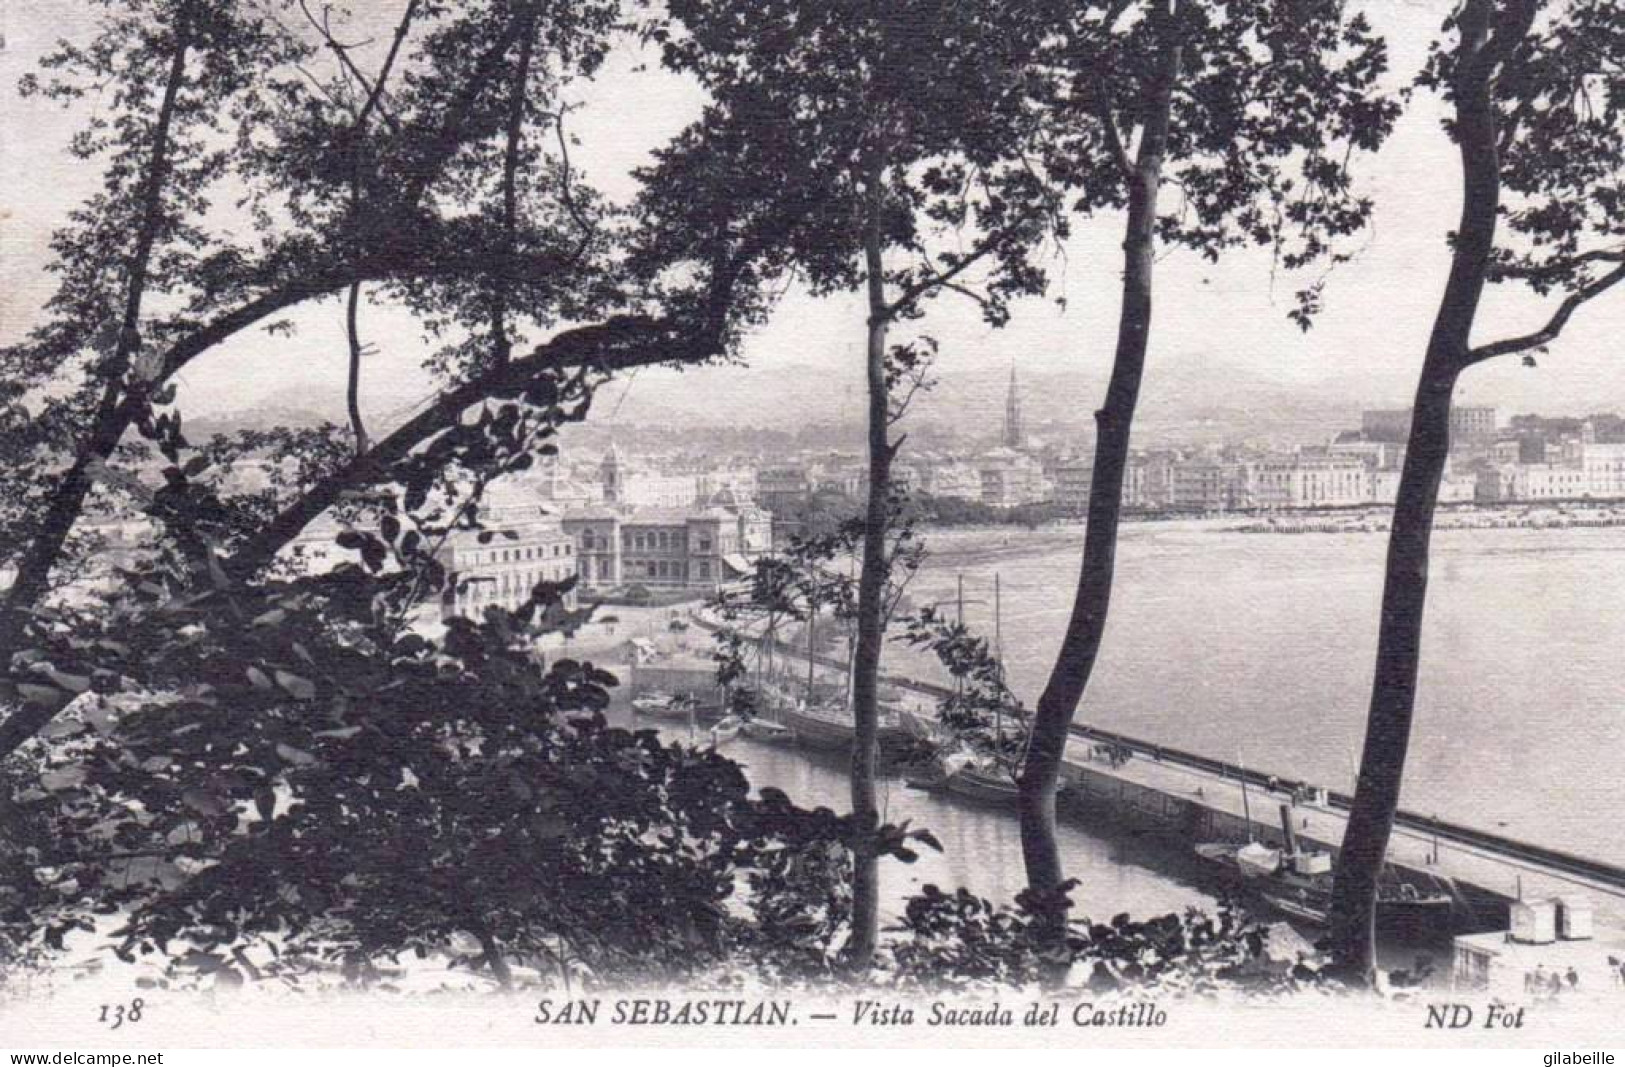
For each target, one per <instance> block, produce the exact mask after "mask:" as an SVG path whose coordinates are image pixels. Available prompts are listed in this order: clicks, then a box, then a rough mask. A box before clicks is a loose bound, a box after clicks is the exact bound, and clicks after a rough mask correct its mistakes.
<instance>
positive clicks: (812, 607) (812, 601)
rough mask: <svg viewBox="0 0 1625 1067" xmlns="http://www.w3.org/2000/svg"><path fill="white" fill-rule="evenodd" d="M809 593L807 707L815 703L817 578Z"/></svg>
mask: <svg viewBox="0 0 1625 1067" xmlns="http://www.w3.org/2000/svg"><path fill="white" fill-rule="evenodd" d="M814 582H815V584H814V586H813V588H812V590H811V591H809V592H808V594H807V707H808V708H811V707H812V703H813V630H814V628H815V627H816V626H817V623H818V594H817V586H816V579H815V580H814Z"/></svg>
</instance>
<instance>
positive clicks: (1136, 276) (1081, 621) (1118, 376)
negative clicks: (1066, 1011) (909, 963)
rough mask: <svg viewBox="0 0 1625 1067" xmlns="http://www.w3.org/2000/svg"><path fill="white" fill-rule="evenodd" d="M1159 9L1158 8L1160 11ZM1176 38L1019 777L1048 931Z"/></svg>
mask: <svg viewBox="0 0 1625 1067" xmlns="http://www.w3.org/2000/svg"><path fill="white" fill-rule="evenodd" d="M1165 17H1166V16H1165ZM1179 69H1180V48H1179V46H1178V45H1177V44H1176V43H1172V42H1170V43H1168V44H1166V45H1165V46H1164V49H1163V54H1162V64H1161V69H1160V70H1159V72H1158V77H1157V80H1156V82H1154V83H1153V84H1152V85H1150V86H1148V88H1147V100H1146V105H1147V106H1146V112H1145V121H1144V125H1143V128H1142V130H1141V134H1140V145H1139V148H1138V150H1137V153H1136V157H1135V160H1134V164H1133V171H1132V173H1131V174H1129V175H1128V179H1129V204H1128V218H1127V222H1126V232H1125V236H1124V239H1123V306H1122V312H1121V316H1120V318H1119V320H1118V327H1117V349H1116V353H1115V356H1114V358H1113V361H1112V374H1111V380H1110V382H1109V384H1108V385H1107V388H1106V399H1105V403H1104V405H1103V406H1102V407H1101V408H1100V410H1098V411H1096V412H1095V427H1096V440H1095V462H1094V481H1093V483H1092V484H1091V485H1090V487H1089V507H1088V516H1087V525H1086V527H1085V529H1084V543H1083V564H1082V567H1081V570H1080V573H1079V576H1078V589H1077V593H1076V595H1075V596H1074V598H1073V602H1072V616H1071V619H1070V620H1069V621H1068V622H1067V628H1066V634H1065V636H1064V637H1063V639H1062V641H1061V648H1060V652H1059V653H1058V654H1057V656H1056V659H1055V666H1054V668H1053V669H1052V670H1051V672H1050V677H1049V682H1048V684H1047V685H1046V686H1045V687H1044V692H1043V694H1042V695H1041V696H1040V697H1039V700H1038V707H1037V710H1036V712H1035V713H1034V715H1033V723H1032V734H1031V740H1030V741H1029V743H1028V747H1027V755H1026V759H1025V760H1024V761H1023V764H1022V771H1021V781H1020V817H1021V851H1022V859H1023V860H1024V862H1025V864H1026V868H1027V883H1028V886H1029V887H1030V888H1031V889H1033V890H1035V891H1037V892H1039V893H1041V894H1045V896H1046V897H1047V900H1046V903H1048V904H1049V905H1050V906H1051V907H1053V909H1054V910H1053V913H1052V914H1051V915H1050V916H1049V918H1050V920H1051V922H1052V923H1053V929H1052V931H1051V936H1052V937H1053V938H1054V939H1055V942H1056V943H1057V944H1058V943H1059V940H1060V939H1061V938H1062V937H1064V934H1065V927H1064V923H1065V907H1064V905H1063V904H1062V903H1061V902H1060V901H1059V900H1056V899H1055V897H1054V895H1053V894H1054V891H1055V890H1057V889H1058V887H1059V886H1060V885H1061V884H1062V882H1063V881H1064V880H1065V875H1064V873H1063V871H1062V868H1061V856H1060V851H1059V849H1058V848H1057V846H1056V841H1055V790H1056V787H1057V785H1058V783H1059V779H1060V771H1061V761H1062V758H1063V756H1064V755H1065V753H1066V741H1067V736H1068V733H1069V732H1070V731H1069V727H1070V726H1071V724H1072V716H1073V714H1074V713H1075V712H1076V710H1077V707H1078V702H1079V701H1080V700H1082V699H1083V694H1084V690H1085V689H1086V688H1087V687H1088V685H1089V676H1090V674H1091V673H1092V672H1093V670H1094V665H1095V657H1096V656H1097V655H1098V654H1099V652H1100V642H1101V639H1102V637H1103V636H1104V635H1105V632H1106V612H1107V609H1108V607H1109V606H1110V604H1111V595H1112V577H1113V574H1114V570H1115V565H1116V557H1117V526H1118V517H1119V514H1120V512H1121V509H1122V503H1123V477H1124V472H1125V471H1126V469H1127V467H1128V455H1129V436H1130V432H1131V430H1132V428H1133V422H1134V409H1135V405H1136V404H1137V403H1138V400H1139V394H1140V380H1141V377H1142V375H1143V373H1144V369H1145V355H1146V348H1147V344H1148V342H1149V340H1150V334H1151V272H1152V265H1153V259H1154V252H1155V239H1156V221H1157V190H1158V185H1159V184H1160V181H1161V177H1162V162H1163V157H1164V154H1165V152H1166V150H1167V142H1168V124H1169V114H1170V111H1171V109H1172V97H1173V89H1174V84H1175V82H1176V81H1177V79H1178V77H1179Z"/></svg>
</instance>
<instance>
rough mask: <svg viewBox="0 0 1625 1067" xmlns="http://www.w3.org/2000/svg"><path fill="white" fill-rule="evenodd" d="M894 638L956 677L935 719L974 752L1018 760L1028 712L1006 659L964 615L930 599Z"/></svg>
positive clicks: (1011, 763)
mask: <svg viewBox="0 0 1625 1067" xmlns="http://www.w3.org/2000/svg"><path fill="white" fill-rule="evenodd" d="M902 622H903V631H902V633H900V634H898V635H897V636H896V637H895V638H894V640H896V641H899V642H901V643H903V644H906V645H909V646H911V647H913V648H916V649H923V650H925V651H927V652H930V653H931V654H932V655H934V656H936V658H937V661H938V662H939V663H941V664H942V666H943V667H944V669H946V670H947V672H948V675H949V677H951V678H952V679H953V680H954V691H953V693H952V694H951V695H949V696H945V697H943V698H942V699H941V700H940V701H938V703H937V719H938V721H939V722H941V723H942V725H943V726H945V727H947V729H948V734H949V736H951V737H953V738H954V739H955V740H957V741H958V742H959V743H960V744H962V745H964V746H966V747H968V748H970V749H972V750H973V751H976V752H982V753H987V754H990V755H994V756H998V757H1000V758H1001V759H1004V760H1006V761H1009V765H1012V766H1013V765H1016V764H1018V763H1019V762H1020V759H1021V755H1022V752H1023V750H1024V749H1025V747H1026V730H1025V724H1026V712H1025V710H1024V709H1023V708H1022V706H1021V701H1020V700H1019V699H1018V698H1017V697H1016V695H1015V693H1014V692H1012V691H1011V690H1010V687H1009V686H1008V685H1006V684H1005V681H1004V665H1003V664H1001V663H1000V662H999V660H998V658H997V657H996V656H995V655H994V651H993V649H991V648H990V647H989V646H988V641H987V638H985V637H981V636H979V635H977V634H975V633H973V632H972V631H971V629H970V627H968V626H967V625H966V624H965V623H964V622H963V621H958V620H952V619H949V618H948V617H947V616H946V615H945V614H944V613H943V612H942V611H941V610H939V608H938V607H937V606H935V605H928V606H926V607H924V608H921V609H920V610H919V611H916V612H914V613H913V614H910V615H907V616H905V617H904V618H903V619H902Z"/></svg>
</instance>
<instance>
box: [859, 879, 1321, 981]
mask: <svg viewBox="0 0 1625 1067" xmlns="http://www.w3.org/2000/svg"><path fill="white" fill-rule="evenodd" d="M1074 885H1075V883H1071V882H1068V883H1066V884H1065V885H1063V886H1062V888H1061V890H1060V892H1062V893H1066V892H1068V891H1070V890H1071V889H1072V888H1073V886H1074ZM1054 913H1055V908H1054V905H1053V904H1045V903H1040V902H1038V901H1036V900H1035V899H1034V894H1033V892H1032V891H1031V890H1028V891H1024V892H1023V893H1022V894H1021V895H1019V896H1018V897H1017V898H1016V901H1015V903H1014V905H1013V906H1012V905H995V904H993V903H991V902H990V901H988V900H986V899H983V898H981V897H978V896H976V895H974V894H972V893H969V892H967V891H966V890H964V889H959V890H956V891H955V892H952V893H948V892H944V891H942V890H941V889H939V888H937V887H936V886H934V885H927V886H925V887H924V888H923V889H922V891H921V892H920V893H919V894H918V895H917V896H914V897H911V898H910V899H909V901H908V903H907V905H906V908H905V911H904V914H903V918H902V921H901V923H900V924H899V927H898V930H897V933H898V934H900V936H898V937H896V938H894V939H893V940H892V941H891V942H889V944H888V956H889V958H890V967H891V968H892V974H893V977H894V980H895V981H897V982H898V983H899V984H900V985H903V986H905V987H907V986H918V987H923V988H928V989H938V988H949V989H953V988H986V987H988V986H993V987H1002V988H1009V987H1020V986H1031V985H1035V984H1038V983H1040V982H1043V981H1046V980H1048V978H1049V977H1050V976H1051V975H1053V974H1054V973H1056V971H1057V970H1059V971H1061V972H1063V973H1066V974H1067V975H1068V978H1067V980H1066V981H1067V984H1068V985H1072V986H1080V985H1081V986H1085V987H1087V988H1088V989H1090V990H1091V991H1093V992H1096V993H1111V992H1116V991H1133V990H1136V989H1146V988H1154V989H1157V990H1158V991H1159V992H1163V993H1210V992H1213V991H1215V990H1218V989H1221V988H1232V989H1253V990H1269V991H1274V992H1281V991H1285V990H1287V989H1289V988H1292V987H1293V986H1294V985H1296V984H1299V983H1303V982H1314V981H1316V979H1317V973H1316V971H1315V969H1314V967H1313V964H1312V962H1310V961H1282V962H1279V963H1277V962H1271V961H1270V960H1268V959H1267V957H1266V955H1265V950H1266V946H1267V944H1268V938H1269V931H1268V930H1266V929H1264V928H1261V927H1259V926H1258V925H1257V924H1255V923H1253V922H1252V921H1250V920H1248V919H1246V918H1245V916H1243V915H1242V914H1241V913H1239V912H1237V911H1235V910H1233V909H1232V908H1230V907H1229V906H1221V907H1220V908H1219V909H1218V910H1217V911H1216V912H1215V913H1214V914H1211V915H1210V914H1206V913H1204V912H1201V911H1197V910H1195V909H1192V910H1189V911H1187V912H1185V913H1184V914H1182V915H1172V914H1170V915H1162V916H1157V917H1155V918H1151V919H1145V920H1135V919H1132V918H1130V917H1129V916H1128V915H1118V916H1115V917H1114V918H1113V919H1112V920H1111V921H1110V922H1109V923H1093V922H1089V921H1087V920H1078V921H1073V922H1071V923H1069V924H1068V925H1067V928H1066V934H1065V937H1064V938H1063V939H1060V942H1059V944H1060V947H1059V948H1057V939H1056V938H1055V937H1054V936H1053V934H1052V927H1051V926H1050V922H1049V920H1048V919H1047V918H1044V916H1050V915H1053V914H1054Z"/></svg>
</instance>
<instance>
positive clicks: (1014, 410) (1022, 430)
mask: <svg viewBox="0 0 1625 1067" xmlns="http://www.w3.org/2000/svg"><path fill="white" fill-rule="evenodd" d="M1004 446H1005V447H1006V448H1025V447H1027V429H1026V427H1025V426H1023V425H1022V423H1021V386H1020V385H1019V383H1017V381H1016V364H1015V361H1014V360H1011V361H1010V392H1009V393H1008V394H1007V395H1006V396H1005V398H1004Z"/></svg>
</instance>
